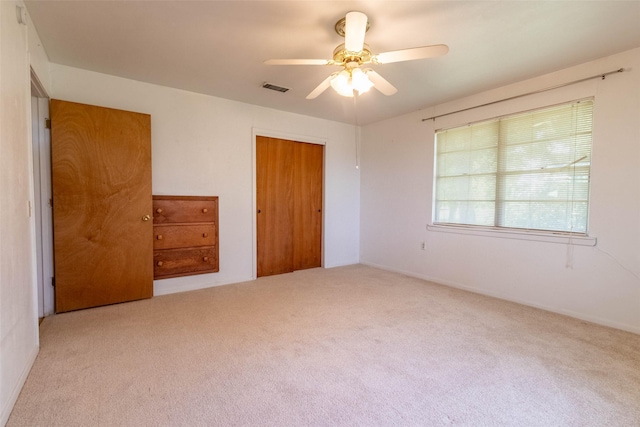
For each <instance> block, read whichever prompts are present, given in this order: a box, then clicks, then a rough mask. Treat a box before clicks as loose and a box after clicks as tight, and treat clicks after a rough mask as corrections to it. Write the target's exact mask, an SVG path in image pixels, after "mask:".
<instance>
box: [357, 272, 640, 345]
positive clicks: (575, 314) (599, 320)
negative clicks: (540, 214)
mask: <svg viewBox="0 0 640 427" xmlns="http://www.w3.org/2000/svg"><path fill="white" fill-rule="evenodd" d="M360 264H363V265H367V266H369V267H374V268H379V269H381V270H386V271H392V272H394V273H399V274H404V275H405V276H409V277H415V278H416V279H422V280H426V281H428V282H432V283H436V284H438V285H443V286H448V287H451V288H456V289H461V290H463V291H468V292H473V293H475V294H480V295H485V296H488V297H493V298H498V299H501V300H504V301H509V302H515V303H517V304H522V305H526V306H529V307H534V308H538V309H540V310H544V311H549V312H551V313H556V314H562V315H564V316H569V317H573V318H575V319H579V320H584V321H586V322H590V323H595V324H598V325H602V326H607V327H610V328H615V329H620V330H622V331H627V332H631V333H634V334H639V335H640V327H634V326H632V325H627V324H624V323H619V322H615V321H611V320H609V319H603V318H601V317H598V316H590V315H586V314H584V313H579V312H575V311H571V310H562V309H560V310H559V309H557V308H554V307H549V306H545V305H543V304H538V303H535V302H531V301H527V300H522V299H518V298H513V297H510V296H507V295H503V294H501V293H499V292H491V291H486V290H484V289H478V288H476V287H473V286H469V285H464V284H460V283H456V282H452V281H450V280H446V279H442V278H438V277H432V276H426V275H423V274H417V273H413V272H411V271H405V270H401V269H397V268H393V267H388V266H385V265H379V264H376V263H372V262H366V261H360Z"/></svg>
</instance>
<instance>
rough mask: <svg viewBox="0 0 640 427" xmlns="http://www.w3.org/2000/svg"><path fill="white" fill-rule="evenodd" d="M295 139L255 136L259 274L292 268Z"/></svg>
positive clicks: (281, 271) (291, 269)
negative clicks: (292, 165) (293, 146)
mask: <svg viewBox="0 0 640 427" xmlns="http://www.w3.org/2000/svg"><path fill="white" fill-rule="evenodd" d="M291 148H292V142H291V141H285V140H281V139H275V138H266V137H262V136H258V137H257V139H256V182H257V186H256V201H257V204H258V211H257V230H258V233H257V234H258V236H257V238H258V241H257V247H258V277H262V276H271V275H273V274H282V273H289V272H291V271H293V228H292V226H291V225H292V223H293V198H292V181H293V169H292V168H291V162H292V161H293V150H292V149H291Z"/></svg>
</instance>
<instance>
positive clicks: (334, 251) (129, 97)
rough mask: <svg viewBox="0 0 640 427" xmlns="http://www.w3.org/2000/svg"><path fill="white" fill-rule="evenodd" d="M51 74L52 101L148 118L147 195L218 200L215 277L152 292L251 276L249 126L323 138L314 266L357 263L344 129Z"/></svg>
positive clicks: (62, 72)
mask: <svg viewBox="0 0 640 427" xmlns="http://www.w3.org/2000/svg"><path fill="white" fill-rule="evenodd" d="M51 75H52V86H53V89H52V98H57V99H63V100H67V101H73V102H81V103H85V104H93V105H99V106H104V107H110V108H118V109H123V110H130V111H136V112H142V113H147V114H151V132H152V168H153V194H158V195H160V194H164V195H172V194H175V195H217V196H219V197H220V199H219V206H220V212H219V214H220V272H219V273H213V274H204V275H196V276H189V277H182V278H174V279H164V280H157V281H155V283H154V290H155V294H156V295H158V294H163V293H169V292H178V291H184V290H190V289H197V288H203V287H209V286H215V285H220V284H226V283H233V282H239V281H245V280H250V279H252V278H254V266H253V256H254V239H255V238H254V234H253V233H254V221H255V214H254V212H255V209H254V206H253V203H254V166H253V165H254V159H253V144H254V137H253V135H254V131H256V129H258V130H266V131H269V132H271V133H277V134H280V135H283V136H285V137H286V136H290V137H291V139H298V140H301V139H302V140H304V139H308V140H322V141H325V142H326V145H325V188H324V203H325V208H324V267H335V266H338V265H345V264H353V263H357V262H358V261H359V238H360V235H359V216H360V209H359V207H360V198H359V186H360V176H359V171H358V169H356V167H355V164H356V163H355V162H356V160H355V131H354V127H353V126H351V125H346V124H342V123H336V122H331V121H327V120H320V119H316V118H312V117H307V116H302V115H297V114H292V113H285V112H282V111H277V110H272V109H267V108H262V107H257V106H253V105H248V104H243V103H240V102H234V101H229V100H225V99H221V98H215V97H211V96H205V95H200V94H196V93H192V92H186V91H182V90H177V89H172V88H167V87H162V86H157V85H152V84H147V83H141V82H137V81H133V80H127V79H122V78H118V77H113V76H108V75H105V74H99V73H94V72H89V71H85V70H80V69H76V68H70V67H66V66H60V65H55V64H51ZM258 133H259V131H258Z"/></svg>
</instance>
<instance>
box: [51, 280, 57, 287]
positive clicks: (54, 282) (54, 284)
mask: <svg viewBox="0 0 640 427" xmlns="http://www.w3.org/2000/svg"><path fill="white" fill-rule="evenodd" d="M51 286H53V287H54V288H55V287H56V278H55V277H52V278H51Z"/></svg>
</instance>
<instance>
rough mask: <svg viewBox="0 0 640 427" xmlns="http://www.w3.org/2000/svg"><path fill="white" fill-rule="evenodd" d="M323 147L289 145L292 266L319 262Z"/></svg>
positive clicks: (315, 265)
mask: <svg viewBox="0 0 640 427" xmlns="http://www.w3.org/2000/svg"><path fill="white" fill-rule="evenodd" d="M323 148H324V147H323V146H322V145H317V144H305V143H299V142H298V143H294V144H293V159H294V160H293V239H294V240H293V269H294V270H304V269H306V268H314V267H320V266H321V265H322V160H323Z"/></svg>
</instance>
